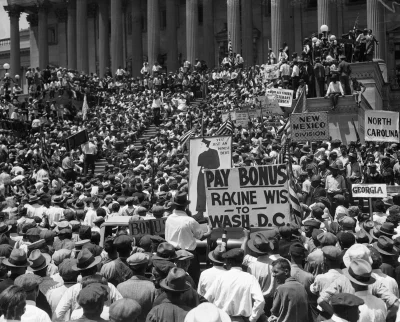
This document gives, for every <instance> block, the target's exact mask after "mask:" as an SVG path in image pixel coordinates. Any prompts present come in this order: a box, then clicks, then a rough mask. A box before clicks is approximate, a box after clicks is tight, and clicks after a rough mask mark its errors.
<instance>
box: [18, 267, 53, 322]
mask: <svg viewBox="0 0 400 322" xmlns="http://www.w3.org/2000/svg"><path fill="white" fill-rule="evenodd" d="M41 282H42V279H41V278H40V277H39V276H37V275H34V274H22V275H20V276H18V277H17V278H16V279H15V281H14V285H15V286H18V287H21V288H22V289H23V290H24V291H25V293H26V307H25V313H24V315H26V317H27V318H29V321H34V322H50V321H51V319H50V316H49V314H48V313H47V312H45V311H44V310H42V309H41V308H39V307H38V305H37V304H38V303H37V297H38V295H39V293H40V292H39V285H40V283H41ZM50 313H51V311H50ZM24 315H23V316H22V318H21V321H24Z"/></svg>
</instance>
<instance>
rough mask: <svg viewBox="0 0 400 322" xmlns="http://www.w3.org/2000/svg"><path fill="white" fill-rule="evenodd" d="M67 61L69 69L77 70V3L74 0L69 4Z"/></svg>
mask: <svg viewBox="0 0 400 322" xmlns="http://www.w3.org/2000/svg"><path fill="white" fill-rule="evenodd" d="M67 29H68V30H67V38H68V41H67V54H68V57H67V60H68V68H69V69H73V70H76V68H77V63H76V54H77V49H76V36H77V35H76V2H75V1H74V0H72V1H69V2H68V22H67Z"/></svg>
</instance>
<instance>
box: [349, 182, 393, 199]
mask: <svg viewBox="0 0 400 322" xmlns="http://www.w3.org/2000/svg"><path fill="white" fill-rule="evenodd" d="M351 192H352V195H353V198H386V197H387V190H386V184H368V183H363V184H361V183H360V184H352V185H351Z"/></svg>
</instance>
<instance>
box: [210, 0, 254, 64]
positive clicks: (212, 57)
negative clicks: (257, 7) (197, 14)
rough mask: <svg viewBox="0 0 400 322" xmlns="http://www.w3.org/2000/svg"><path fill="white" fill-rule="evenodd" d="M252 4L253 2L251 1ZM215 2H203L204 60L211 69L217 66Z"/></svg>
mask: <svg viewBox="0 0 400 322" xmlns="http://www.w3.org/2000/svg"><path fill="white" fill-rule="evenodd" d="M250 2H251V1H250ZM214 35H215V32H214V10H213V0H203V44H204V48H205V50H204V51H203V52H204V60H205V62H206V63H207V66H208V67H209V68H213V67H214V66H215V44H214V42H215V39H214Z"/></svg>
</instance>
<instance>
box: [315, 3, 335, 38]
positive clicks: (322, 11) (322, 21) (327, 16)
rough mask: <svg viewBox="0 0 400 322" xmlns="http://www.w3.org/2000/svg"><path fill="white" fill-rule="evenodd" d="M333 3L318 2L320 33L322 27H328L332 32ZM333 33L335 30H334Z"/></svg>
mask: <svg viewBox="0 0 400 322" xmlns="http://www.w3.org/2000/svg"><path fill="white" fill-rule="evenodd" d="M331 1H332V0H318V1H317V2H318V5H317V6H318V7H317V8H318V10H317V11H318V13H317V14H318V32H320V29H319V28H320V27H321V26H322V25H327V26H328V27H329V30H332V21H331V12H330V9H331ZM332 32H333V30H332Z"/></svg>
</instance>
